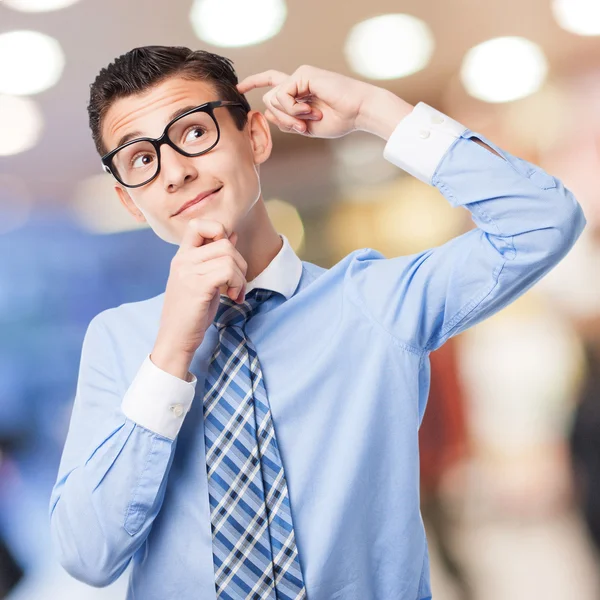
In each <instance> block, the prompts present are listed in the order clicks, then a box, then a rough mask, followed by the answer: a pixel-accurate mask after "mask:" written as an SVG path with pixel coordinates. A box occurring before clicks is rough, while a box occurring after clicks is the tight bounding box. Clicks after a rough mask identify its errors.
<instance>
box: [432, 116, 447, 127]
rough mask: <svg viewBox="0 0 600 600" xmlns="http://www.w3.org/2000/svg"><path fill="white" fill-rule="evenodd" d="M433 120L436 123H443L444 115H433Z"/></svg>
mask: <svg viewBox="0 0 600 600" xmlns="http://www.w3.org/2000/svg"><path fill="white" fill-rule="evenodd" d="M431 122H432V123H435V124H436V125H441V124H442V123H443V122H444V117H442V115H433V117H431Z"/></svg>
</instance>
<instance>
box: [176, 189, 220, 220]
mask: <svg viewBox="0 0 600 600" xmlns="http://www.w3.org/2000/svg"><path fill="white" fill-rule="evenodd" d="M222 187H223V186H221V187H218V188H214V189H212V190H208V191H206V192H201V193H200V194H198V195H197V196H196V197H195V198H194V199H193V200H190V201H189V202H186V203H185V204H183V205H182V206H181V207H180V209H179V210H178V211H177V212H176V213H175V214H174V215H172V216H173V217H175V216H176V215H178V214H179V213H181V212H183V211H184V210H185V209H186V208H189V207H190V206H192V205H194V204H198V202H202V200H204V198H206V197H207V196H210V195H211V194H214V193H215V192H218V191H219V190H220V189H221V188H222Z"/></svg>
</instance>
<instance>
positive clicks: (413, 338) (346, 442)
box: [50, 47, 585, 600]
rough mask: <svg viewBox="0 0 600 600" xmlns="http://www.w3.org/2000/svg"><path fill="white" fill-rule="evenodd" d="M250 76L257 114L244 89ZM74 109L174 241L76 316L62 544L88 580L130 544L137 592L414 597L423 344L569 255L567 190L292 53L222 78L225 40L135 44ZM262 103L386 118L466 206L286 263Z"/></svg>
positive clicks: (310, 121) (118, 562)
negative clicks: (153, 287) (79, 333)
mask: <svg viewBox="0 0 600 600" xmlns="http://www.w3.org/2000/svg"><path fill="white" fill-rule="evenodd" d="M257 87H268V88H270V90H269V91H268V92H267V93H266V94H265V96H264V101H265V104H266V106H267V110H266V112H265V115H263V114H261V113H260V112H258V111H254V110H250V109H249V106H248V104H247V102H246V100H245V99H244V96H243V94H244V93H245V92H247V91H249V90H250V89H252V88H257ZM223 102H225V103H227V104H225V105H223V104H221V103H223ZM207 103H208V104H207ZM89 114H90V124H91V128H92V133H93V137H94V141H95V143H96V147H97V149H98V152H99V153H100V155H101V156H103V159H102V160H103V164H104V167H105V169H106V170H107V171H109V172H110V173H112V175H113V176H114V177H115V180H116V186H115V190H116V192H117V194H118V196H119V198H120V200H121V202H122V203H123V205H124V206H125V208H126V209H127V210H129V212H131V214H132V215H133V217H134V218H136V219H137V220H140V221H143V220H146V221H147V222H148V223H149V224H150V225H151V227H152V228H153V229H154V231H155V232H156V233H157V235H159V236H160V237H161V238H163V239H164V240H167V241H169V242H172V243H174V244H178V245H179V250H178V251H177V254H176V255H175V257H174V259H173V261H172V263H171V269H170V274H169V279H168V283H167V286H166V290H165V292H164V294H160V295H159V296H157V297H155V298H151V299H149V300H146V301H143V302H135V303H128V304H123V305H121V306H118V307H116V308H111V309H109V310H106V311H104V312H102V313H100V314H99V315H97V316H96V317H94V319H92V321H91V323H90V325H89V327H88V330H87V332H86V336H85V340H84V343H83V348H82V356H81V364H80V370H79V379H78V385H77V393H76V398H75V404H74V408H73V414H72V418H71V424H70V428H69V433H68V438H67V441H66V445H65V449H64V453H63V457H62V461H61V465H60V470H59V473H58V479H57V482H56V485H55V487H54V490H53V493H52V498H51V501H50V519H51V528H52V533H53V538H54V540H55V543H56V546H57V548H58V551H59V553H60V557H61V563H62V565H63V566H64V567H65V569H67V571H69V573H71V574H72V575H73V576H74V577H76V578H78V579H81V580H82V581H86V582H88V583H89V584H91V585H95V586H105V585H108V584H109V583H111V582H112V581H114V580H115V579H116V578H117V577H118V576H119V575H120V574H121V573H122V572H123V571H124V570H125V568H126V567H127V565H128V564H129V563H130V561H133V564H132V571H131V576H130V582H129V595H128V597H129V598H143V599H144V600H154V599H156V600H159V599H160V600H165V599H167V598H182V599H183V598H186V599H187V598H201V599H202V600H211V599H214V598H224V599H238V598H250V599H263V598H269V599H273V600H275V599H276V598H277V599H283V600H288V599H290V600H299V599H302V598H308V599H309V600H332V599H333V598H338V599H340V600H391V599H392V598H393V599H398V600H399V599H406V600H425V599H426V598H430V597H431V591H430V583H429V562H428V552H427V543H426V538H425V532H424V529H423V524H422V520H421V516H420V512H419V493H418V489H419V485H418V483H419V482H418V472H419V465H418V460H419V458H418V445H417V432H418V428H419V424H420V421H421V418H422V416H423V411H424V409H425V403H426V399H427V394H428V388H429V374H430V373H429V359H428V356H429V353H430V352H431V351H432V350H434V349H436V348H438V347H439V346H441V345H442V344H443V343H444V342H445V341H446V340H447V339H448V338H449V337H450V336H452V335H455V334H457V333H459V332H461V331H463V330H465V329H466V328H467V327H469V326H471V325H473V324H475V323H477V322H479V321H481V320H482V319H484V318H485V317H488V316H489V315H491V314H493V313H495V312H497V311H498V310H500V309H501V308H502V307H504V306H506V305H507V304H508V303H509V302H511V301H513V300H514V299H516V298H517V297H518V296H520V295H521V294H522V293H523V292H525V291H526V290H527V289H528V288H530V287H531V286H532V285H533V284H534V283H535V282H536V281H538V280H539V279H540V278H541V277H542V276H543V275H544V274H545V273H547V272H548V271H549V270H550V269H551V268H552V267H553V266H554V265H555V264H556V263H557V262H558V261H559V260H560V259H561V258H562V257H563V256H564V255H565V254H566V253H567V251H568V250H569V249H570V248H571V246H572V245H573V243H574V242H575V240H576V239H577V237H578V236H579V234H580V233H581V231H582V229H583V227H584V225H585V219H584V216H583V213H582V211H581V208H580V207H579V205H578V203H577V201H576V200H575V198H574V197H573V195H572V193H571V192H570V191H569V190H567V189H566V188H565V187H564V186H563V184H562V183H561V181H560V180H558V179H556V178H554V177H552V176H551V175H549V174H547V173H546V172H544V171H543V170H542V169H541V168H539V167H537V166H535V165H533V164H530V163H528V162H526V161H524V160H520V159H518V158H516V157H514V156H512V155H511V154H509V153H508V152H506V151H503V150H501V149H500V148H498V147H497V146H495V145H494V144H493V143H492V142H490V141H489V140H487V139H486V138H485V137H483V136H482V135H480V134H475V133H474V132H472V131H470V130H469V129H467V128H466V127H465V126H463V125H461V124H459V123H457V122H456V121H454V120H453V119H451V118H449V117H448V116H446V115H444V114H442V113H440V112H439V111H437V110H435V109H433V108H431V107H430V106H428V105H426V104H424V103H422V102H420V103H418V104H417V105H416V106H411V105H410V104H408V103H407V102H405V101H403V100H402V99H400V98H398V97H396V96H394V95H393V94H391V93H390V92H388V91H386V90H384V89H382V88H378V87H375V86H372V85H369V84H367V83H363V82H360V81H357V80H354V79H350V78H348V77H344V76H342V75H339V74H336V73H331V72H328V71H324V70H321V69H317V68H314V67H309V66H302V67H300V68H299V69H298V70H297V71H296V72H295V73H293V74H292V75H291V76H288V75H286V74H283V73H279V72H276V71H268V72H266V73H261V74H258V75H254V76H251V77H249V78H247V79H246V80H244V81H242V82H241V83H239V84H238V82H237V78H236V75H235V73H234V71H233V69H232V66H231V63H230V62H229V61H228V60H227V59H224V58H222V57H219V56H216V55H213V54H209V53H205V52H200V51H198V52H192V51H190V50H188V49H185V48H169V47H145V48H138V49H135V50H132V51H131V52H128V53H127V54H125V55H123V56H121V57H119V58H118V59H116V60H115V61H114V63H112V64H111V65H109V66H108V67H107V68H106V69H103V70H102V71H101V72H100V74H99V75H98V77H97V79H96V81H95V82H94V84H93V85H92V87H91V99H90V105H89ZM178 117H179V118H178ZM269 122H271V123H273V124H276V125H277V126H279V127H280V128H281V129H283V130H286V131H290V132H291V131H294V128H296V131H297V132H298V133H299V134H302V135H309V136H314V137H340V136H343V135H346V134H348V133H350V132H352V131H355V130H364V131H369V132H371V133H373V134H374V135H378V136H380V137H382V138H384V139H386V140H387V145H386V147H385V152H384V156H385V157H386V158H387V159H388V160H390V161H391V162H393V163H394V164H396V165H397V166H398V167H400V168H402V169H404V170H406V171H408V172H409V173H411V174H413V175H414V176H415V177H418V178H420V179H421V180H423V181H426V182H427V183H429V184H431V185H435V186H436V187H437V188H438V189H439V190H440V191H441V192H442V194H443V195H444V196H445V197H446V198H447V199H448V201H449V202H450V203H451V204H452V205H453V206H464V207H465V208H467V209H468V210H469V211H470V212H471V214H472V217H473V220H474V221H475V223H476V225H477V227H476V228H475V229H473V230H471V231H469V232H467V233H465V234H464V235H462V236H460V237H457V238H455V239H453V240H451V241H450V242H448V243H446V244H444V245H442V246H440V247H438V248H433V249H431V250H428V251H425V252H421V253H418V254H415V255H411V256H401V257H397V258H391V259H386V258H385V257H384V256H382V255H381V254H380V253H379V252H376V251H374V250H372V249H370V248H363V249H360V250H356V251H354V252H352V253H351V254H349V255H348V256H346V257H345V258H344V259H343V260H341V261H340V262H339V263H337V264H336V265H334V266H333V267H331V268H330V269H324V268H321V267H319V266H317V265H314V264H311V263H308V262H305V261H301V260H300V259H299V258H298V257H297V256H296V254H295V253H294V251H293V250H292V248H291V247H290V246H289V244H288V242H287V239H286V238H285V236H283V235H279V234H278V233H277V232H276V230H275V229H274V227H273V225H272V224H271V222H270V221H269V219H268V216H267V213H266V211H265V206H264V203H263V198H262V196H261V191H260V178H259V172H260V171H259V165H260V164H262V163H263V162H264V161H265V160H267V159H268V157H269V155H270V153H271V136H270V132H269V124H268V123H269ZM307 176H310V174H309V173H307Z"/></svg>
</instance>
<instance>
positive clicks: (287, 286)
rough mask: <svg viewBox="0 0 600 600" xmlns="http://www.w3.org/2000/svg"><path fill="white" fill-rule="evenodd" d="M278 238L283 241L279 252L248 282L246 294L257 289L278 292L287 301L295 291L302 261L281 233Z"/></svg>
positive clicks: (300, 273) (298, 281) (300, 274)
mask: <svg viewBox="0 0 600 600" xmlns="http://www.w3.org/2000/svg"><path fill="white" fill-rule="evenodd" d="M279 237H281V239H282V240H283V246H282V247H281V250H279V252H278V253H277V256H275V258H274V259H273V260H272V261H271V262H270V263H269V264H268V265H267V267H266V268H265V269H264V270H263V271H262V272H261V273H259V274H258V275H257V276H256V277H255V278H254V279H253V280H252V281H249V282H248V284H247V285H246V294H248V292H249V291H250V290H252V289H253V288H255V287H257V288H263V289H267V290H274V291H276V292H279V293H280V294H283V295H284V296H285V298H286V300H288V299H289V298H291V297H292V295H293V294H294V292H295V291H296V288H297V287H298V283H300V277H301V276H302V261H301V260H300V258H299V257H298V256H297V254H296V253H295V252H294V249H293V248H292V247H291V246H290V243H289V241H288V239H287V237H285V235H283V234H282V233H280V234H279Z"/></svg>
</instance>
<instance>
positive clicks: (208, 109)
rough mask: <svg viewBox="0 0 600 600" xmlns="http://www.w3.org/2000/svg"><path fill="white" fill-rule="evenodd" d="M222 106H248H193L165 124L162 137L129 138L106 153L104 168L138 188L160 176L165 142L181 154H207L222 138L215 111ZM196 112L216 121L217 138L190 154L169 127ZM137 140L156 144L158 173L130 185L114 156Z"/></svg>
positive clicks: (220, 102)
mask: <svg viewBox="0 0 600 600" xmlns="http://www.w3.org/2000/svg"><path fill="white" fill-rule="evenodd" d="M221 106H240V107H242V108H244V109H245V108H246V106H245V105H244V104H242V103H241V102H235V101H233V100H213V101H212V102H205V103H204V104H200V105H199V106H196V107H195V108H192V109H190V110H188V111H186V112H184V113H183V114H181V115H179V116H177V117H175V118H174V119H173V120H171V121H170V122H169V123H167V125H166V126H165V129H164V131H163V133H162V135H161V136H160V137H158V138H150V137H140V138H135V139H134V140H129V141H128V142H125V143H124V144H122V145H121V146H119V147H118V148H115V149H114V150H111V151H110V152H108V153H107V154H105V155H104V156H103V157H102V158H101V159H100V160H101V161H102V167H103V169H104V170H105V171H106V172H107V173H110V174H111V175H112V176H113V177H114V178H115V179H116V180H117V181H118V182H119V183H120V184H121V185H123V186H125V187H128V188H138V187H141V186H143V185H146V184H147V183H150V182H151V181H152V180H153V179H155V178H156V177H158V174H159V173H160V147H161V146H162V145H163V144H167V145H168V146H170V147H171V148H173V150H175V151H176V152H179V154H182V155H183V156H201V155H202V154H206V153H207V152H209V151H210V150H212V149H213V148H214V147H215V146H216V145H217V144H218V143H219V140H220V139H221V129H220V128H219V122H218V121H217V118H216V117H215V113H214V109H215V108H219V107H221ZM196 112H205V113H207V114H208V115H209V116H210V117H211V118H212V120H213V121H214V123H215V126H216V128H217V139H216V140H215V142H214V143H213V144H212V145H211V146H210V148H205V149H204V150H202V151H200V152H196V153H194V154H189V153H188V152H185V150H182V149H181V148H179V147H178V146H177V145H176V144H175V143H174V142H173V140H171V138H170V137H169V135H168V131H169V128H170V127H171V126H172V125H173V123H176V122H177V121H179V119H183V118H184V117H187V116H189V115H191V114H193V113H196ZM137 142H149V143H150V144H152V146H154V149H155V150H156V161H157V166H156V173H154V175H152V177H150V178H149V179H147V180H146V181H144V182H142V183H137V184H135V185H130V184H127V183H125V182H124V181H123V180H122V179H121V178H120V177H119V175H118V173H117V169H116V168H114V166H113V158H114V156H115V155H116V154H117V152H119V151H120V150H122V149H123V148H126V147H127V146H130V145H131V144H135V143H137Z"/></svg>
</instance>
